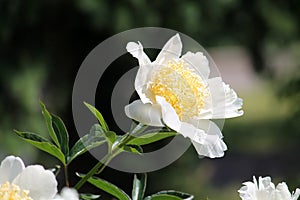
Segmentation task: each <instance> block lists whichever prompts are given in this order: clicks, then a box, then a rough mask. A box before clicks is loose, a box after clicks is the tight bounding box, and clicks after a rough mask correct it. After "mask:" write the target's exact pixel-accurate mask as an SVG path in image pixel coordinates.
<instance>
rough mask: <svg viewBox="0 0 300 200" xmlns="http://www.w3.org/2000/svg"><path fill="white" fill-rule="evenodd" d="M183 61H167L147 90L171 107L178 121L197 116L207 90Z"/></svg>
mask: <svg viewBox="0 0 300 200" xmlns="http://www.w3.org/2000/svg"><path fill="white" fill-rule="evenodd" d="M185 66H186V63H184V62H183V61H180V62H175V61H169V62H168V64H167V65H166V66H164V67H162V68H160V70H159V71H158V72H157V73H156V74H155V75H154V77H153V82H152V83H150V85H149V90H150V91H151V92H152V93H153V94H154V95H157V96H162V97H164V98H165V99H166V101H167V102H168V103H169V104H171V105H172V107H173V108H174V109H175V111H176V113H177V115H178V116H179V118H180V119H185V118H189V117H194V116H198V115H199V113H200V110H201V109H202V108H203V106H204V99H205V98H206V97H207V96H208V94H209V93H208V90H207V88H206V86H205V85H204V83H203V81H202V79H201V77H200V76H199V75H197V74H196V73H195V72H194V71H193V70H192V69H189V68H186V67H185Z"/></svg>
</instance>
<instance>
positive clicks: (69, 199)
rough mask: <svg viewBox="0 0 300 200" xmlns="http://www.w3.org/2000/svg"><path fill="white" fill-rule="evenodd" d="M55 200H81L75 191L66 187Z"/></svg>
mask: <svg viewBox="0 0 300 200" xmlns="http://www.w3.org/2000/svg"><path fill="white" fill-rule="evenodd" d="M53 200H79V195H78V192H77V191H76V190H75V189H73V188H67V187H65V188H63V189H62V191H61V193H60V195H56V196H55V197H54V199H53Z"/></svg>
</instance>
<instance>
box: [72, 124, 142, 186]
mask: <svg viewBox="0 0 300 200" xmlns="http://www.w3.org/2000/svg"><path fill="white" fill-rule="evenodd" d="M144 128H145V126H144V125H141V124H139V125H138V126H137V127H136V128H135V129H134V130H133V131H132V132H131V133H126V135H125V136H124V137H123V138H122V140H121V141H120V143H119V144H118V145H117V146H115V147H113V148H112V151H111V153H110V154H106V155H105V156H104V157H103V159H102V160H101V161H99V162H98V163H97V164H96V165H95V166H94V167H93V168H92V169H91V170H90V171H89V172H88V173H87V174H86V175H85V176H84V177H83V178H82V179H81V180H80V181H79V182H78V183H77V184H76V185H75V186H74V188H75V189H76V190H79V189H80V188H81V187H82V186H83V185H84V183H85V182H86V181H87V180H88V179H89V178H90V177H92V176H93V175H94V174H100V173H101V172H102V171H103V170H104V169H105V167H106V166H107V165H108V163H109V162H110V161H111V160H112V159H113V158H114V157H115V156H117V155H118V154H119V153H121V152H122V151H121V150H120V149H121V148H122V147H124V146H125V145H126V144H127V143H128V142H129V141H130V140H132V139H133V138H135V137H134V136H133V135H136V134H139V133H140V132H141V130H142V131H143V130H144Z"/></svg>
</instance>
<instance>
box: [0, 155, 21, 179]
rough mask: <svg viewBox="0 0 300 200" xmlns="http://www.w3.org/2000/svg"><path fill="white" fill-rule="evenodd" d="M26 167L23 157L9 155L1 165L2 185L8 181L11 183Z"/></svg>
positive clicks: (0, 176)
mask: <svg viewBox="0 0 300 200" xmlns="http://www.w3.org/2000/svg"><path fill="white" fill-rule="evenodd" d="M24 169H25V166H24V163H23V161H22V160H21V158H19V157H15V156H7V157H6V158H5V159H4V160H3V161H2V162H1V166H0V185H1V184H2V183H4V182H6V181H8V182H10V183H11V182H12V181H13V179H14V178H16V177H17V175H18V174H20V173H21V172H22V171H23V170H24Z"/></svg>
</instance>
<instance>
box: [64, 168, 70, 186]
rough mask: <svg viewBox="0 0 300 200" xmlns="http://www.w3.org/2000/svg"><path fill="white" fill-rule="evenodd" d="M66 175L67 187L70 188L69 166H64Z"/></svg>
mask: <svg viewBox="0 0 300 200" xmlns="http://www.w3.org/2000/svg"><path fill="white" fill-rule="evenodd" d="M64 173H65V181H66V186H67V187H70V182H69V172H68V165H64Z"/></svg>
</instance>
